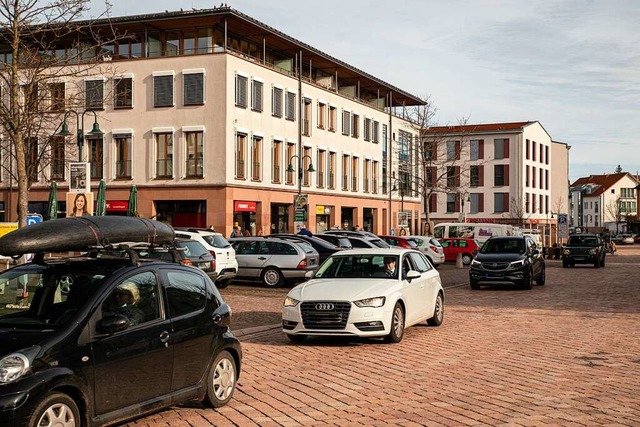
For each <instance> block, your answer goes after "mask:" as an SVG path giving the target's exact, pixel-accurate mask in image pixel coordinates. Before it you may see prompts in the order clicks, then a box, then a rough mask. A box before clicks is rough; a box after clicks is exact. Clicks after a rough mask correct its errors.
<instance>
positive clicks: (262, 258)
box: [258, 256, 267, 261]
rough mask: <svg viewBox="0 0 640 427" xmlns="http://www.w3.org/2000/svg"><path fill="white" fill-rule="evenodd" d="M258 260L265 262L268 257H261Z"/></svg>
mask: <svg viewBox="0 0 640 427" xmlns="http://www.w3.org/2000/svg"><path fill="white" fill-rule="evenodd" d="M258 259H259V260H260V261H264V260H265V259H267V257H263V256H259V257H258Z"/></svg>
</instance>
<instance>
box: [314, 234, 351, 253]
mask: <svg viewBox="0 0 640 427" xmlns="http://www.w3.org/2000/svg"><path fill="white" fill-rule="evenodd" d="M313 236H314V237H317V238H318V239H322V240H324V241H326V242H329V243H331V244H333V245H335V246H337V247H339V248H342V249H351V248H352V247H353V246H351V242H350V241H349V239H348V238H347V237H345V236H341V235H338V234H325V233H319V234H314V235H313Z"/></svg>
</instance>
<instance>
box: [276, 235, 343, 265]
mask: <svg viewBox="0 0 640 427" xmlns="http://www.w3.org/2000/svg"><path fill="white" fill-rule="evenodd" d="M269 237H276V238H279V239H285V240H290V241H292V242H305V243H308V244H310V245H311V246H312V247H313V249H315V250H316V251H317V252H318V255H319V256H320V264H322V263H323V262H324V260H326V259H327V258H329V256H331V255H333V254H334V253H336V252H338V251H341V250H342V248H339V247H337V246H336V245H334V244H333V243H329V242H327V241H326V240H322V239H319V238H317V237H316V236H306V235H304V234H271V235H269Z"/></svg>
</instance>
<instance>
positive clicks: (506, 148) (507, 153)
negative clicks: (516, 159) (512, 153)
mask: <svg viewBox="0 0 640 427" xmlns="http://www.w3.org/2000/svg"><path fill="white" fill-rule="evenodd" d="M502 141H503V142H504V158H505V159H508V158H509V139H508V138H505V139H503V140H502Z"/></svg>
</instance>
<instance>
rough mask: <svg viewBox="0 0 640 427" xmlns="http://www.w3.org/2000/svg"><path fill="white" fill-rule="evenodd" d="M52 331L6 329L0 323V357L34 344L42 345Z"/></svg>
mask: <svg viewBox="0 0 640 427" xmlns="http://www.w3.org/2000/svg"><path fill="white" fill-rule="evenodd" d="M52 332H53V331H52V330H51V329H47V330H40V329H39V330H29V329H20V330H16V329H8V328H6V327H3V326H1V325H0V357H4V356H6V355H7V354H10V353H13V352H16V351H18V350H22V349H24V348H27V347H33V346H35V345H42V343H43V341H46V340H47V339H48V337H50V336H51V333H52Z"/></svg>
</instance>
